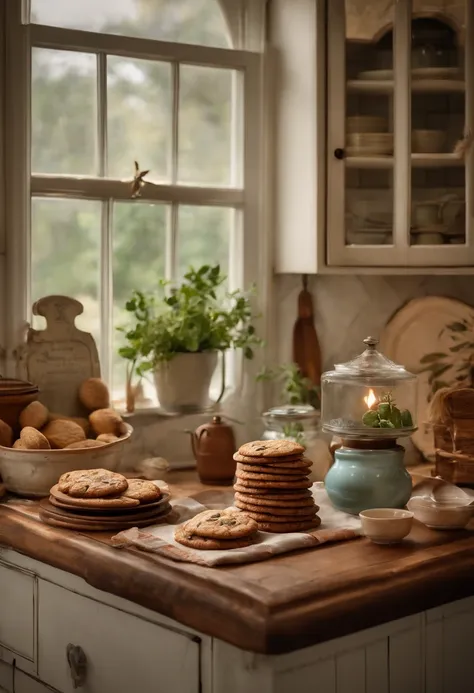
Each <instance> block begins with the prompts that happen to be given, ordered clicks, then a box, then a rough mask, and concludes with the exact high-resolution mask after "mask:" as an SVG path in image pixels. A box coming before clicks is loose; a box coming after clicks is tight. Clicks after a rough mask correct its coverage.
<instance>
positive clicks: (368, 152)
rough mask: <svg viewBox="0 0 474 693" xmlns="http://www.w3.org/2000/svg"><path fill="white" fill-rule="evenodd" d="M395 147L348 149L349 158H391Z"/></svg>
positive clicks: (381, 146) (377, 146)
mask: <svg viewBox="0 0 474 693" xmlns="http://www.w3.org/2000/svg"><path fill="white" fill-rule="evenodd" d="M392 151H393V145H391V146H390V147H387V146H384V145H382V144H380V145H372V146H370V145H369V146H363V147H346V154H347V156H391V155H392Z"/></svg>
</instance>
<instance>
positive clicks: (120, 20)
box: [31, 0, 228, 47]
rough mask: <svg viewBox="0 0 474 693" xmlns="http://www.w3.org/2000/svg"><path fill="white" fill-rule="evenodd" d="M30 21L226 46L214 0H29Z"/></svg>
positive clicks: (70, 27)
mask: <svg viewBox="0 0 474 693" xmlns="http://www.w3.org/2000/svg"><path fill="white" fill-rule="evenodd" d="M31 21H32V22H35V23H38V24H49V25H50V26H62V27H68V28H69V29H84V30H86V31H99V32H102V33H105V34H119V35H122V36H138V37H142V38H151V39H159V40H162V41H179V42H181V43H198V44H202V45H205V46H224V47H227V46H228V33H227V27H226V23H225V20H224V16H223V14H222V12H221V10H220V7H219V3H218V0H100V1H99V2H98V1H97V0H31Z"/></svg>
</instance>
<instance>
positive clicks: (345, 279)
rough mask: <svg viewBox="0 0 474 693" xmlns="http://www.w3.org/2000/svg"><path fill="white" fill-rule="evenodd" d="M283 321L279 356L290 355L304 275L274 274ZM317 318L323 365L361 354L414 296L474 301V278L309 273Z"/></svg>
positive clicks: (278, 337)
mask: <svg viewBox="0 0 474 693" xmlns="http://www.w3.org/2000/svg"><path fill="white" fill-rule="evenodd" d="M275 286H276V305H277V307H278V309H277V315H278V326H277V330H276V342H277V346H276V349H275V354H276V358H277V359H278V361H279V362H280V363H282V362H288V361H290V360H291V348H292V347H291V342H292V331H293V324H294V321H295V318H296V311H297V297H298V293H299V291H300V289H301V277H299V276H297V275H280V276H278V277H276V279H275ZM309 289H310V291H311V293H312V296H313V303H314V310H315V322H316V329H317V332H318V337H319V342H320V346H321V352H322V359H323V368H324V369H328V368H332V367H333V365H334V363H340V362H341V361H345V360H347V359H348V358H350V357H351V356H354V355H356V354H357V353H359V352H360V351H361V349H362V347H363V344H362V340H363V339H364V338H365V337H367V335H369V334H371V335H373V336H378V335H379V334H380V332H381V331H382V329H383V327H384V325H385V324H386V322H387V321H388V320H389V318H390V317H391V316H392V315H393V313H395V312H396V311H397V310H398V309H399V308H400V307H401V306H403V305H404V304H405V303H407V302H408V301H410V300H411V299H412V298H418V297H420V296H449V297H451V298H457V299H459V300H461V301H465V302H466V303H471V304H473V305H474V278H473V277H449V276H406V277H402V276H394V277H380V276H357V275H355V274H354V275H351V276H347V275H334V276H316V277H314V276H313V277H310V280H309Z"/></svg>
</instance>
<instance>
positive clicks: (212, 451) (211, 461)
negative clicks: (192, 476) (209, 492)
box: [189, 416, 236, 486]
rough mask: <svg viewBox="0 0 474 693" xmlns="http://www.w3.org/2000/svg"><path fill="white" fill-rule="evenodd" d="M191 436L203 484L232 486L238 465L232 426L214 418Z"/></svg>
mask: <svg viewBox="0 0 474 693" xmlns="http://www.w3.org/2000/svg"><path fill="white" fill-rule="evenodd" d="M189 433H190V435H191V446H192V449H193V453H194V457H195V459H196V464H197V471H198V474H199V478H200V480H201V481H202V483H203V484H217V485H222V486H230V485H231V484H232V482H233V480H234V474H235V467H236V463H235V461H234V459H233V455H234V452H235V438H234V431H233V430H232V426H229V424H226V423H224V422H223V421H222V419H221V417H220V416H213V417H212V421H210V422H209V423H205V424H203V425H202V426H199V428H197V429H196V430H195V431H194V433H193V432H192V431H189Z"/></svg>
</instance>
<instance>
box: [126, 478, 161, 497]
mask: <svg viewBox="0 0 474 693" xmlns="http://www.w3.org/2000/svg"><path fill="white" fill-rule="evenodd" d="M122 496H123V497H125V498H136V499H137V500H138V501H140V503H150V502H151V501H156V500H159V499H160V498H161V491H160V489H159V488H158V486H156V484H154V483H153V482H152V481H147V480H146V479H128V488H127V489H126V490H125V491H124V492H123V493H122Z"/></svg>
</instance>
